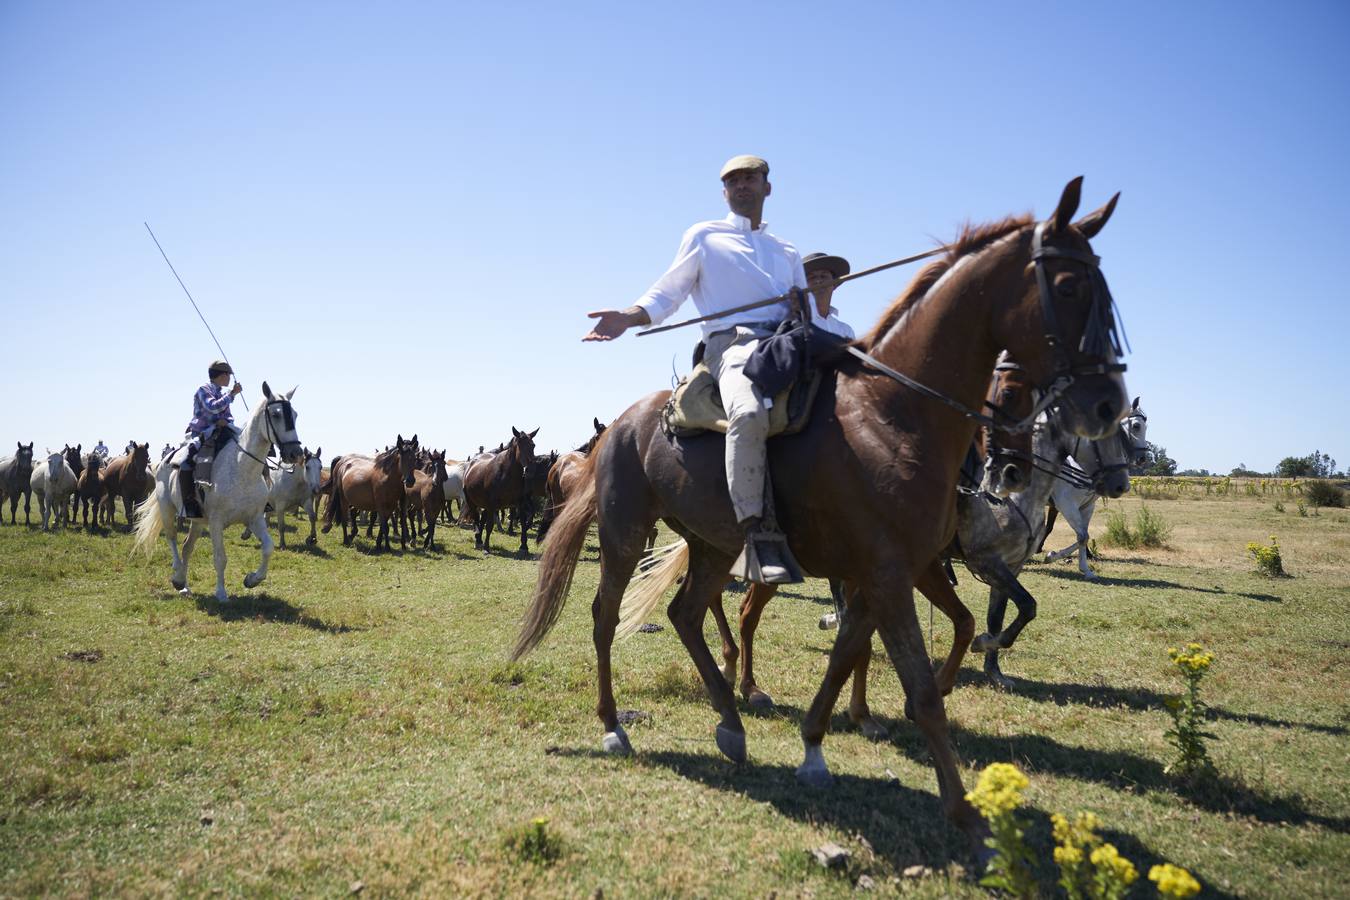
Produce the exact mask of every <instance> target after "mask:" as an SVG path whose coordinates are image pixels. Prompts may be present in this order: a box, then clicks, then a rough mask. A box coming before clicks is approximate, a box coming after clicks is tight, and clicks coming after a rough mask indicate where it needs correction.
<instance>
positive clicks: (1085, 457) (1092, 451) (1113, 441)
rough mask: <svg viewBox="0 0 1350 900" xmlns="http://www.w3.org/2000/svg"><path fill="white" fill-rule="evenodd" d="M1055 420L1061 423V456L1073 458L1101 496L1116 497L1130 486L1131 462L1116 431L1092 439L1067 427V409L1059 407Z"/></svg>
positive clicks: (1059, 443) (1058, 434)
mask: <svg viewBox="0 0 1350 900" xmlns="http://www.w3.org/2000/svg"><path fill="white" fill-rule="evenodd" d="M1051 419H1052V420H1054V421H1055V422H1056V424H1057V426H1058V428H1057V430H1056V439H1057V447H1058V453H1059V457H1060V459H1064V458H1066V457H1073V461H1074V463H1076V464H1077V466H1078V468H1079V469H1080V470H1081V471H1082V474H1083V476H1085V480H1086V481H1087V482H1088V484H1089V485H1090V486H1091V488H1092V489H1093V490H1094V491H1096V492H1097V494H1098V495H1099V496H1102V497H1110V498H1111V499H1113V500H1114V499H1115V498H1116V497H1119V496H1121V495H1122V494H1124V493H1125V492H1126V491H1128V490H1129V489H1130V461H1129V459H1128V458H1127V457H1126V455H1125V446H1124V444H1122V443H1121V441H1120V438H1119V437H1118V436H1117V435H1116V434H1115V432H1112V433H1110V434H1108V435H1105V436H1104V437H1099V438H1096V439H1089V438H1085V437H1082V436H1080V435H1076V434H1073V433H1071V432H1069V431H1068V430H1067V429H1065V428H1064V409H1063V408H1062V407H1060V408H1056V409H1055V411H1054V413H1053V415H1052V416H1051Z"/></svg>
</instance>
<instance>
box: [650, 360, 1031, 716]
mask: <svg viewBox="0 0 1350 900" xmlns="http://www.w3.org/2000/svg"><path fill="white" fill-rule="evenodd" d="M1035 402H1036V398H1035V392H1034V391H1033V389H1032V386H1031V384H1030V383H1029V382H1028V381H1027V378H1026V371H1025V370H1024V369H1023V368H1022V366H1021V365H1019V364H1017V363H1014V362H1011V361H1007V360H1000V361H999V364H998V366H996V367H995V371H994V378H993V380H992V382H991V383H990V387H989V393H988V394H987V395H986V397H985V408H986V409H987V410H990V411H995V412H996V417H997V420H998V421H1000V422H1003V423H1007V424H1012V423H1014V422H1020V421H1026V420H1027V419H1028V418H1029V417H1031V416H1032V415H1033V414H1034V409H1035ZM973 449H974V451H975V452H974V454H973V457H974V460H975V461H976V462H977V464H978V468H979V469H981V470H982V471H983V477H980V476H979V475H978V474H973V473H967V472H966V471H965V470H964V468H963V470H962V473H961V482H962V483H961V485H960V488H959V490H960V492H961V493H962V494H968V493H977V492H978V493H987V494H990V495H993V496H995V497H998V498H1006V497H1007V496H1008V495H1009V494H1011V493H1014V492H1016V491H1020V490H1022V489H1023V488H1024V487H1026V486H1027V485H1028V484H1029V483H1031V480H1032V476H1033V472H1032V432H1031V431H1030V430H1029V429H1028V430H1023V431H1017V432H1011V431H1007V430H1004V429H996V428H990V427H989V426H987V425H981V426H980V429H979V432H978V434H977V436H976V440H975V442H974V445H973ZM964 508H965V507H964V505H963V504H962V503H960V502H958V504H957V511H958V516H959V514H960V512H961V510H962V509H964ZM960 530H961V528H960V523H959V521H958V528H957V531H958V533H960ZM834 587H835V585H834V584H833V583H832V584H831V588H834ZM777 591H778V588H777V586H776V585H772V584H751V585H750V589H749V590H748V591H746V593H745V597H744V599H743V600H742V601H741V609H740V622H739V626H740V627H739V630H740V636H741V649H742V651H743V652H742V653H740V654H739V658H740V664H741V666H740V673H741V676H740V685H739V688H740V692H741V696H742V697H744V698H745V699H746V701H747V702H748V703H750V705H751V706H755V707H759V708H767V707H771V706H772V705H773V699H772V698H771V697H770V696H769V694H768V693H766V692H765V691H764V690H763V689H761V688H760V686H759V685H758V684H757V683H756V681H755V673H754V642H755V631H756V629H757V628H758V627H759V620H760V616H761V615H762V614H763V612H764V607H765V606H767V605H768V603H769V601H770V600H772V599H773V597H774V595H775V594H776V593H777ZM630 592H631V591H630ZM842 593H843V591H839V592H837V594H836V603H837V602H838V596H839V594H842ZM920 593H923V591H922V589H920ZM924 596H925V597H927V596H928V595H927V594H926V593H925V594H924ZM929 599H930V600H931V601H932V602H933V603H934V604H935V605H939V604H941V603H943V602H944V601H945V600H948V599H949V597H946V596H944V595H943V594H941V593H939V595H938V596H937V597H936V598H932V597H930V598H929ZM711 606H712V612H713V617H714V618H715V619H716V620H717V627H718V632H719V634H720V635H721V637H722V659H723V676H724V677H725V678H726V679H727V681H728V682H732V681H734V680H735V676H736V662H737V658H738V653H737V649H736V643H735V641H734V640H733V639H732V637H731V629H730V627H729V626H728V624H727V620H726V615H725V613H723V611H722V598H721V597H720V596H719V597H717V598H716V599H715V600H714V601H713V602H712V604H711ZM964 609H965V607H964V605H963V606H962V607H961V609H960V610H951V609H948V608H945V607H944V608H943V611H944V612H945V613H947V614H948V617H949V618H951V619H952V620H953V622H956V621H958V620H959V619H960V618H961V616H962V614H963V611H964ZM966 614H967V615H968V613H966ZM961 655H963V654H958V653H957V650H956V648H955V647H953V648H952V653H951V654H950V655H949V656H948V662H949V663H950V661H951V659H952V658H953V656H955V658H956V660H957V664H958V665H959V663H960V658H961ZM870 661H871V649H870V646H869V648H868V650H867V652H865V653H863V654H862V655H861V658H860V659H859V660H858V661H857V663H856V664H855V665H854V669H853V690H852V695H851V697H850V700H849V706H848V716H849V720H850V721H852V722H853V724H855V725H857V726H858V728H859V729H860V730H861V731H862V732H863V734H865V735H867V736H868V737H871V738H882V737H885V736H886V729H885V728H884V727H883V726H882V725H881V723H879V722H877V720H876V719H874V718H873V717H872V713H871V710H870V708H869V707H868V705H867V667H868V664H869V662H870ZM939 680H941V679H939Z"/></svg>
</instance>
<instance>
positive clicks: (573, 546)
mask: <svg viewBox="0 0 1350 900" xmlns="http://www.w3.org/2000/svg"><path fill="white" fill-rule="evenodd" d="M598 457H599V454H598V453H597V454H594V455H593V456H591V458H590V459H588V460H586V468H585V469H584V470H583V471H582V476H581V479H580V481H579V483H578V484H577V489H576V493H574V494H573V495H572V496H571V498H569V499H568V501H567V505H566V506H564V507H563V508H562V511H561V512H559V513H558V516H557V518H556V519H554V520H553V525H552V527H551V528H550V529H549V533H548V541H547V542H546V543H545V544H544V555H543V556H542V557H540V559H539V580H538V581H536V582H535V585H534V599H533V600H532V601H531V602H530V608H529V610H528V611H527V612H526V613H525V619H524V621H523V622H522V623H521V626H520V636H519V637H517V638H516V646H515V649H514V650H512V651H511V659H513V660H516V659H520V658H521V657H522V656H524V655H525V654H527V653H529V652H530V651H531V650H533V649H534V648H535V647H536V646H537V645H538V644H539V642H540V641H542V640H543V639H544V635H546V634H548V633H549V630H550V629H552V628H553V626H554V624H556V623H557V621H558V616H560V615H561V614H562V608H563V604H564V603H566V602H567V592H568V591H569V590H570V589H571V587H572V576H573V575H574V574H575V573H576V570H577V557H579V556H580V555H581V547H582V545H583V544H584V543H585V542H586V531H587V530H588V529H589V528H590V527H591V521H592V520H594V519H595V515H596V511H597V509H598V502H597V500H596V491H595V460H596V459H597V458H598Z"/></svg>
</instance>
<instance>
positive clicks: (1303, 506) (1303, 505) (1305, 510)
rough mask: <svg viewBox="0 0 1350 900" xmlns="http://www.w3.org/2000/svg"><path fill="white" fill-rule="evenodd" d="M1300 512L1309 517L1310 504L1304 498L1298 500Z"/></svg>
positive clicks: (1304, 516) (1302, 515)
mask: <svg viewBox="0 0 1350 900" xmlns="http://www.w3.org/2000/svg"><path fill="white" fill-rule="evenodd" d="M1298 514H1299V516H1301V517H1302V518H1304V519H1306V518H1308V504H1306V503H1304V502H1303V501H1302V500H1300V501H1298Z"/></svg>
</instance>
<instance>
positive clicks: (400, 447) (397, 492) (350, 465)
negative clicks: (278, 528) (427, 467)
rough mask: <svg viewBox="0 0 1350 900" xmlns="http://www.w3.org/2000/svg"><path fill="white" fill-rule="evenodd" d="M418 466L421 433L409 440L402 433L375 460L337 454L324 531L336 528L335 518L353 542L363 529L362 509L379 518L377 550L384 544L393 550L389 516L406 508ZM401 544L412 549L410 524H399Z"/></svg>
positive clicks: (344, 537) (345, 538) (346, 542)
mask: <svg viewBox="0 0 1350 900" xmlns="http://www.w3.org/2000/svg"><path fill="white" fill-rule="evenodd" d="M416 469H417V435H413V436H412V440H408V441H405V440H403V435H401V434H400V435H399V436H398V439H397V440H396V441H395V443H394V446H393V447H390V448H389V449H388V450H385V451H384V452H382V453H379V454H377V455H376V456H375V457H374V458H373V459H372V458H371V457H369V456H359V455H356V454H351V455H348V456H338V457H335V458H334V459H333V462H332V464H331V466H330V474H329V481H330V482H331V484H332V492H331V494H330V496H329V498H328V505H327V506H326V507H325V508H324V514H323V533H324V534H327V533H328V532H329V531H331V530H332V528H333V523H334V521H338V522H341V523H342V543H343V544H344V545H350V544H351V542H352V541H353V540H354V539H355V538H356V533H357V531H358V530H359V529H358V526H357V524H356V515H355V514H356V511H357V510H362V511H364V512H366V513H368V514H369V515H370V516H371V517H372V522H373V521H374V519H375V518H378V519H379V523H380V533H379V535H377V536H376V538H375V549H376V550H379V549H380V546H381V545H382V544H383V545H384V548H385V549H386V550H392V549H393V545H392V542H391V541H390V539H389V519H390V517H391V516H394V515H395V514H397V513H399V512H400V511H401V510H402V508H403V500H404V496H405V491H406V490H407V489H408V488H411V487H412V486H413V484H414V482H415V479H414V476H413V473H414V472H415V471H416ZM349 525H350V533H349V532H348V526H349ZM399 547H400V548H401V549H403V550H406V549H408V529H407V527H406V525H400V527H399Z"/></svg>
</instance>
